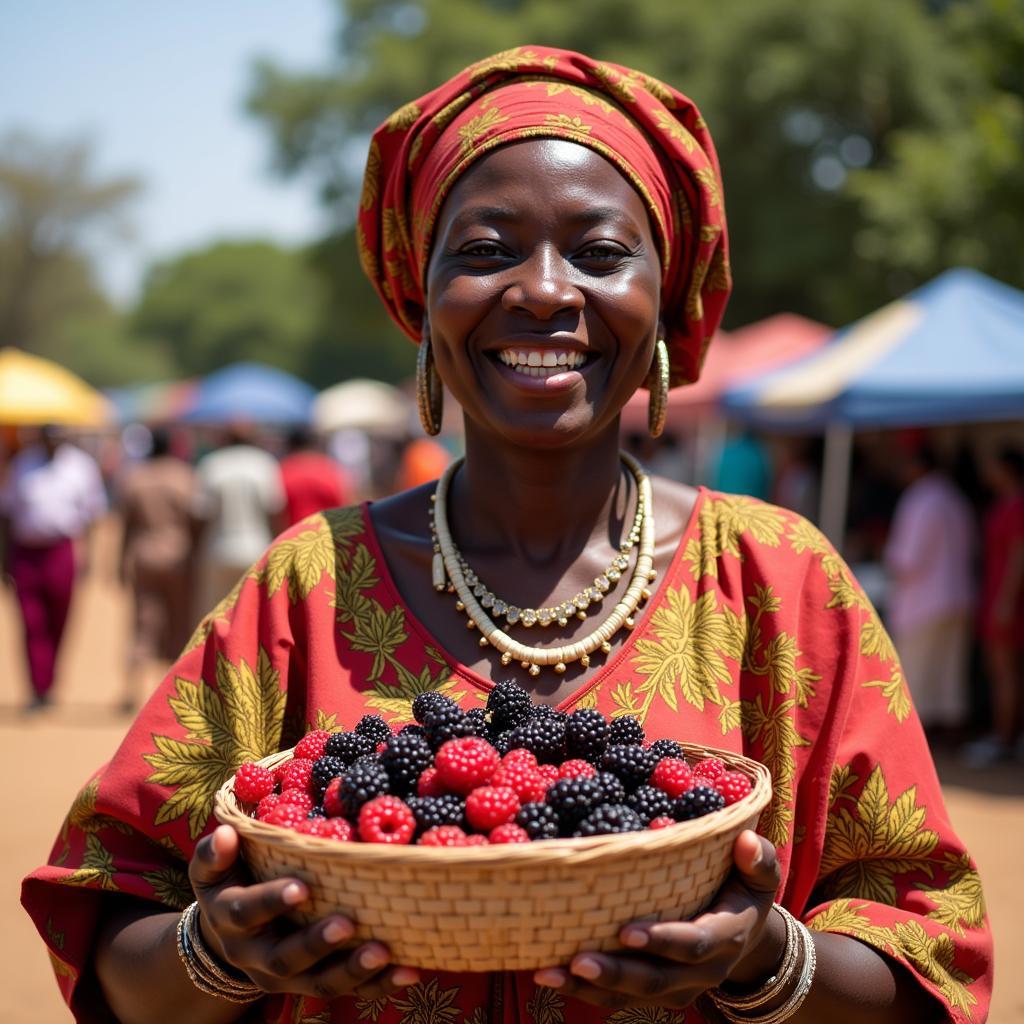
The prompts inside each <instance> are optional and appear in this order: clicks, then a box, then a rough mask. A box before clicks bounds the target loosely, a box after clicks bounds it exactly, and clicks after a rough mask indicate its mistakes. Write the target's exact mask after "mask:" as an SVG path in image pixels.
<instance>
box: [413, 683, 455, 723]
mask: <svg viewBox="0 0 1024 1024" xmlns="http://www.w3.org/2000/svg"><path fill="white" fill-rule="evenodd" d="M436 707H450V708H457V707H458V704H456V703H455V701H453V700H452V699H451V697H446V696H445V695H444V694H443V693H438V692H437V690H426V691H425V692H424V693H420V694H417V696H416V698H415V699H414V700H413V702H412V717H413V718H415V719H416V721H417V722H419V723H420V725H426V714H427V711H428V710H429V709H431V708H436Z"/></svg>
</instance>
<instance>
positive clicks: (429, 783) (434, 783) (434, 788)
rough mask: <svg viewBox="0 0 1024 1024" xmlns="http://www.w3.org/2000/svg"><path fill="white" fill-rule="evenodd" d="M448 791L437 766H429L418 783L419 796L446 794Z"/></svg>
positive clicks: (417, 792) (417, 791) (417, 793)
mask: <svg viewBox="0 0 1024 1024" xmlns="http://www.w3.org/2000/svg"><path fill="white" fill-rule="evenodd" d="M447 792H448V790H446V789H445V788H444V783H443V782H442V781H441V778H440V776H439V775H438V774H437V769H436V768H427V769H426V770H425V771H424V772H423V774H422V775H421V776H420V778H419V782H417V783H416V795H417V796H444V795H445V793H447Z"/></svg>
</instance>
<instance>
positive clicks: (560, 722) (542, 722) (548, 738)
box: [509, 717, 565, 764]
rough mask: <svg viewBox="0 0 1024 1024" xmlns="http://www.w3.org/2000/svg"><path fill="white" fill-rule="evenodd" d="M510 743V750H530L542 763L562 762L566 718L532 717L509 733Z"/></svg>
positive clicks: (563, 758) (563, 757)
mask: <svg viewBox="0 0 1024 1024" xmlns="http://www.w3.org/2000/svg"><path fill="white" fill-rule="evenodd" d="M509 743H510V744H511V746H510V747H509V750H513V749H514V748H516V747H522V748H524V749H525V750H529V751H530V752H531V753H533V754H534V755H535V756H536V758H537V760H538V761H539V762H540V763H541V764H561V763H562V761H564V760H565V720H564V718H554V717H549V718H531V719H530V720H529V721H528V722H526V723H525V724H524V725H520V726H519V727H518V728H516V729H513V730H512V731H511V733H509Z"/></svg>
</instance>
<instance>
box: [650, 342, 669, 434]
mask: <svg viewBox="0 0 1024 1024" xmlns="http://www.w3.org/2000/svg"><path fill="white" fill-rule="evenodd" d="M668 384H669V365H668V345H666V344H665V339H664V338H659V339H658V340H657V341H656V342H655V345H654V361H653V362H652V363H651V372H650V374H648V377H647V390H648V394H649V397H648V405H647V429H648V431H650V434H651V437H661V432H662V431H663V430H664V429H665V417H666V416H667V415H668Z"/></svg>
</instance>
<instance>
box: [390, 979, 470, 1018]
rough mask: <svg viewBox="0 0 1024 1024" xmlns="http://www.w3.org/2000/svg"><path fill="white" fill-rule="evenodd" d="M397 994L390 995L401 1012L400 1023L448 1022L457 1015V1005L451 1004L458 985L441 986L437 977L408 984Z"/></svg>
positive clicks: (457, 992) (458, 1012)
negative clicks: (401, 996)
mask: <svg viewBox="0 0 1024 1024" xmlns="http://www.w3.org/2000/svg"><path fill="white" fill-rule="evenodd" d="M401 994H402V995H403V996H405V998H404V999H400V998H399V997H398V995H397V994H396V995H394V996H392V997H391V1001H392V1002H393V1003H394V1005H395V1009H396V1010H400V1011H401V1012H402V1017H401V1021H402V1024H450V1022H453V1021H455V1019H456V1018H457V1017H458V1016H459V1014H460V1012H461V1011H460V1010H459V1008H458V1006H454V1005H452V1004H453V1003H454V1002H455V999H456V997H457V996H458V994H459V987H458V985H456V986H454V987H453V988H444V989H443V988H441V986H440V985H439V984H438V981H437V978H431V979H430V981H428V982H424V983H422V984H419V985H410V986H409V988H407V989H404V990H403V992H402V993H401Z"/></svg>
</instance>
